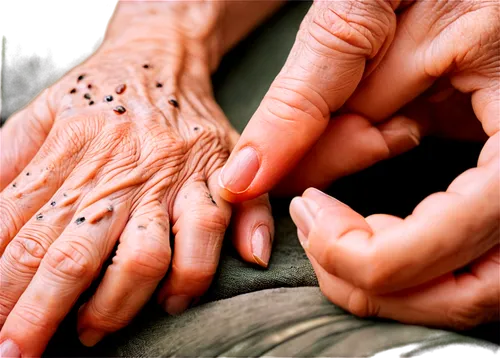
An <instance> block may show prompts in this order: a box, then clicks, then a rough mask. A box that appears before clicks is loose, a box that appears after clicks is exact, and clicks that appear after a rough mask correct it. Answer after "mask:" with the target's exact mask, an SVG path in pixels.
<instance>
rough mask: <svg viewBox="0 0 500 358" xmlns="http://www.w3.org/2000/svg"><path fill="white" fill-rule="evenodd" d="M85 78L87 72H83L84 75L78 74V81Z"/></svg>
mask: <svg viewBox="0 0 500 358" xmlns="http://www.w3.org/2000/svg"><path fill="white" fill-rule="evenodd" d="M84 78H85V74H82V75H80V76H78V78H77V81H78V82H80V81H81V80H83V79H84Z"/></svg>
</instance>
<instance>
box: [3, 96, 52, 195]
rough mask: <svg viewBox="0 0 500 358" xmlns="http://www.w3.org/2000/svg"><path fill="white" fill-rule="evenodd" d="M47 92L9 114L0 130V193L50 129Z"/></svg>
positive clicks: (28, 159) (38, 146)
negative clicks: (9, 116)
mask: <svg viewBox="0 0 500 358" xmlns="http://www.w3.org/2000/svg"><path fill="white" fill-rule="evenodd" d="M48 96H49V90H44V91H43V92H42V93H41V94H40V95H39V96H38V97H37V98H36V99H34V100H33V102H31V103H30V104H28V106H26V107H25V108H24V109H22V110H20V111H19V112H17V113H15V114H14V115H12V117H11V118H9V119H8V120H7V122H6V123H5V125H4V126H3V127H2V128H1V129H0V168H1V170H0V190H3V189H4V188H5V187H6V186H7V185H8V184H9V183H10V182H11V181H12V180H13V179H14V178H15V177H16V176H17V175H18V174H19V173H20V172H21V170H23V169H24V167H25V166H26V165H27V164H28V163H29V162H30V160H31V159H32V158H33V157H34V156H35V154H36V152H37V151H38V149H40V147H41V146H42V144H43V142H44V141H45V138H47V135H48V134H49V132H50V129H51V128H52V124H53V122H54V114H53V112H52V109H51V108H50V105H49V100H48Z"/></svg>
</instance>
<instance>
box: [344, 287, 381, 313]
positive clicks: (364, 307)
mask: <svg viewBox="0 0 500 358" xmlns="http://www.w3.org/2000/svg"><path fill="white" fill-rule="evenodd" d="M347 310H348V311H349V312H351V313H352V314H353V315H355V316H357V317H361V318H365V317H374V316H378V311H379V307H378V306H377V305H376V304H375V303H374V302H373V300H372V299H371V298H370V297H369V296H368V294H367V293H366V292H364V291H363V290H362V289H360V288H354V289H353V290H352V291H351V292H350V294H349V297H348V298H347Z"/></svg>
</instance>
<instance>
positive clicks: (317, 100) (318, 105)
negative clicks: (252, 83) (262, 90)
mask: <svg viewBox="0 0 500 358" xmlns="http://www.w3.org/2000/svg"><path fill="white" fill-rule="evenodd" d="M264 109H265V110H266V111H267V112H269V113H270V114H271V115H272V116H273V117H276V118H278V119H280V120H284V121H286V122H289V123H287V124H290V123H296V122H301V121H305V120H307V121H311V120H312V121H322V122H325V124H326V122H327V120H328V119H329V118H330V108H329V106H328V104H327V101H326V99H325V98H324V97H323V96H322V95H321V93H320V91H319V90H317V89H315V88H313V87H312V86H311V85H309V84H307V83H304V81H301V80H298V79H297V80H296V79H291V78H279V79H278V80H277V81H276V82H275V83H274V84H273V86H272V88H271V90H270V91H269V93H268V94H267V95H266V98H265V100H264Z"/></svg>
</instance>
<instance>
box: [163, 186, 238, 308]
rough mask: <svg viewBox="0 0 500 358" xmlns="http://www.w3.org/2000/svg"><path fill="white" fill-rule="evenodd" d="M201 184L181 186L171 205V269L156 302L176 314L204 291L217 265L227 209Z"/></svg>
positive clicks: (227, 220)
mask: <svg viewBox="0 0 500 358" xmlns="http://www.w3.org/2000/svg"><path fill="white" fill-rule="evenodd" d="M218 199H219V198H218V197H216V196H214V195H213V193H211V192H210V190H209V188H208V187H207V185H206V184H205V183H204V182H202V181H194V182H190V183H188V184H187V185H185V186H184V187H183V188H182V189H181V190H180V191H179V194H178V195H177V199H176V200H175V204H174V214H173V221H172V222H173V223H174V226H173V228H172V231H173V234H174V235H175V242H174V250H173V257H172V265H171V269H170V272H169V274H168V276H167V280H166V282H165V283H164V285H163V287H162V288H161V290H160V292H159V295H158V302H159V303H160V304H162V306H163V307H164V309H165V310H166V311H167V312H168V313H169V314H172V315H176V314H180V313H182V312H183V311H185V310H186V309H187V308H189V306H190V305H191V304H193V303H194V302H195V301H197V300H198V299H199V298H200V297H201V296H202V295H203V293H205V291H206V290H207V289H208V287H209V286H210V283H211V282H212V279H213V277H214V275H215V272H216V270H217V266H218V264H219V256H220V251H221V248H222V241H223V239H224V233H225V231H226V229H227V227H228V225H229V220H230V218H231V207H230V205H229V203H227V202H225V201H224V200H218Z"/></svg>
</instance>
